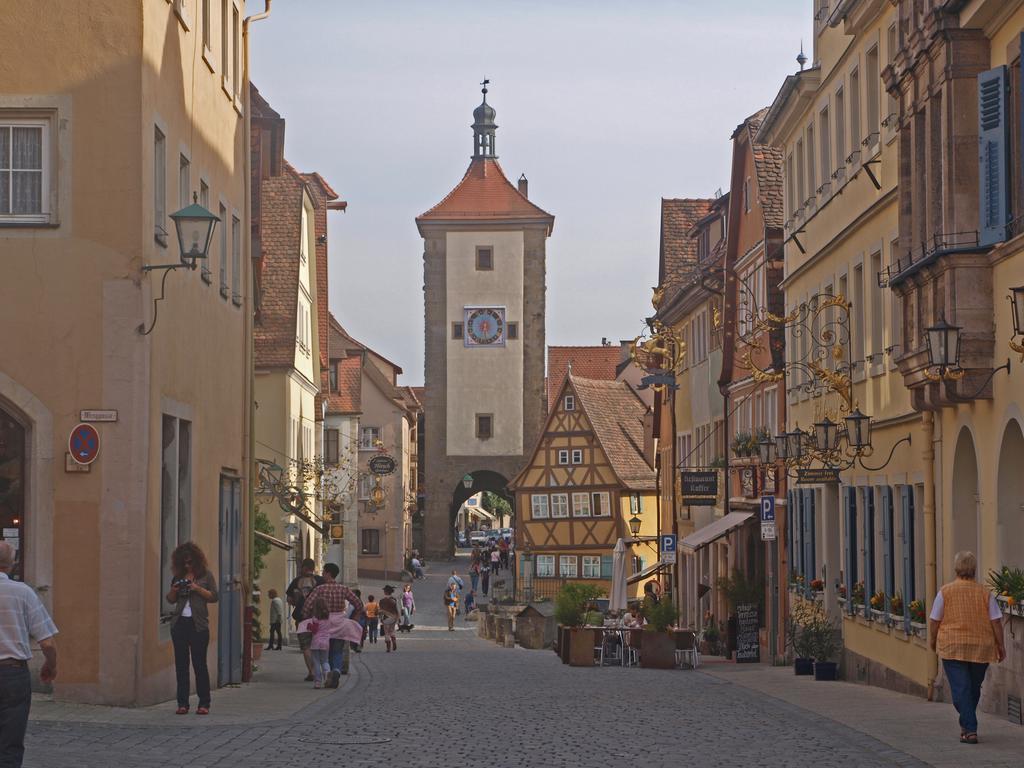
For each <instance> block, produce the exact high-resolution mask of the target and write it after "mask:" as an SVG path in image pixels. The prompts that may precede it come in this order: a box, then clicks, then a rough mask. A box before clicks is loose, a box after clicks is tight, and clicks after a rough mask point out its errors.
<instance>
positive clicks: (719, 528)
mask: <svg viewBox="0 0 1024 768" xmlns="http://www.w3.org/2000/svg"><path fill="white" fill-rule="evenodd" d="M753 516H754V513H753V512H730V513H729V514H728V515H725V516H724V517H720V518H718V519H717V520H715V522H713V523H711V524H710V525H705V526H704V527H703V528H701V529H699V530H696V531H694V532H693V533H691V534H690V535H689V536H687V537H686V538H685V539H683V540H682V541H680V542H679V548H680V549H682V550H684V551H685V552H687V553H693V552H696V551H697V550H698V549H700V548H701V547H706V546H707V545H708V544H710V543H711V542H713V541H717V540H718V539H720V538H722V537H723V536H725V535H726V534H728V533H731V532H732V531H734V530H736V529H737V528H739V527H740V526H741V525H743V524H744V523H745V522H747V520H749V519H750V518H752V517H753Z"/></svg>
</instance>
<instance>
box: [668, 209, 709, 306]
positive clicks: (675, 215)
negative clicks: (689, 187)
mask: <svg viewBox="0 0 1024 768" xmlns="http://www.w3.org/2000/svg"><path fill="white" fill-rule="evenodd" d="M714 202H715V201H714V200H712V199H709V198H698V199H693V198H687V199H676V198H662V200H661V253H660V256H659V265H658V284H659V287H661V288H675V287H678V286H680V285H683V284H684V283H686V282H688V280H689V278H690V277H691V276H692V274H691V273H692V267H693V265H694V264H695V263H696V262H697V241H696V240H694V239H692V238H691V237H689V236H688V235H687V233H688V232H689V231H690V228H691V227H693V225H694V224H696V223H697V222H698V221H700V220H701V219H702V218H704V216H706V215H707V214H708V213H709V212H710V211H711V206H712V204H713V203H714Z"/></svg>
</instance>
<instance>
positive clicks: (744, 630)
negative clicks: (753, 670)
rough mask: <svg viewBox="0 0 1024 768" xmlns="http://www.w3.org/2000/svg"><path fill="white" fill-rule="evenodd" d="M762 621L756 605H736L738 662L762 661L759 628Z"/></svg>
mask: <svg viewBox="0 0 1024 768" xmlns="http://www.w3.org/2000/svg"><path fill="white" fill-rule="evenodd" d="M760 625H761V622H760V621H759V618H758V610H757V606H756V605H737V606H736V663H737V664H756V663H758V662H760V661H761V643H760V640H759V633H758V630H759V629H760Z"/></svg>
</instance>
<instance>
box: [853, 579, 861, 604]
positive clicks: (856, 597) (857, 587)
mask: <svg viewBox="0 0 1024 768" xmlns="http://www.w3.org/2000/svg"><path fill="white" fill-rule="evenodd" d="M853 604H854V606H858V605H864V582H863V581H858V582H857V583H856V584H854V585H853Z"/></svg>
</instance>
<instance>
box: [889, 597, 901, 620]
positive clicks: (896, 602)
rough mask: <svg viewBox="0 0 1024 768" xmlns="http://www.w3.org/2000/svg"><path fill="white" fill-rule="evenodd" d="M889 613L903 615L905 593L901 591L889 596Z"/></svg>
mask: <svg viewBox="0 0 1024 768" xmlns="http://www.w3.org/2000/svg"><path fill="white" fill-rule="evenodd" d="M889 613H891V614H892V615H893V616H902V615H903V595H901V594H900V593H899V592H897V593H896V594H895V595H893V596H892V597H890V598H889Z"/></svg>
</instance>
